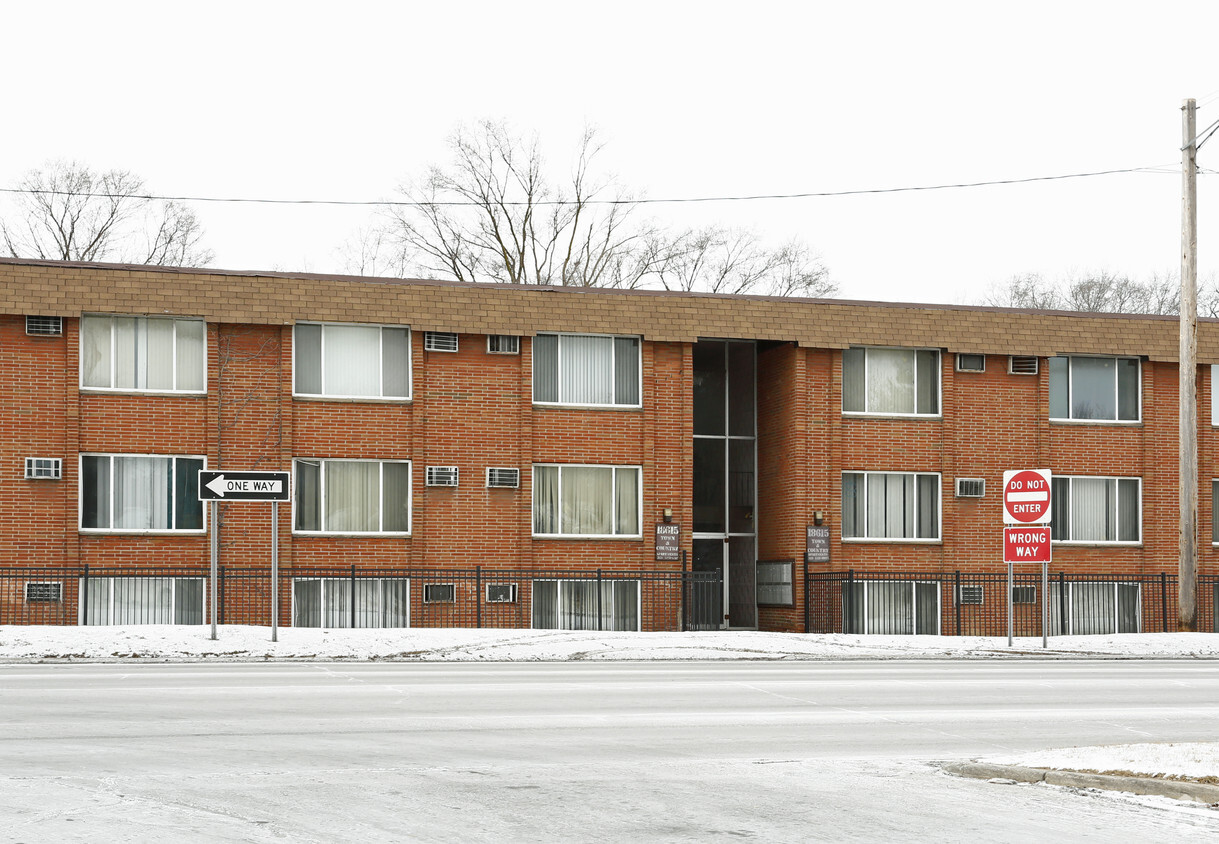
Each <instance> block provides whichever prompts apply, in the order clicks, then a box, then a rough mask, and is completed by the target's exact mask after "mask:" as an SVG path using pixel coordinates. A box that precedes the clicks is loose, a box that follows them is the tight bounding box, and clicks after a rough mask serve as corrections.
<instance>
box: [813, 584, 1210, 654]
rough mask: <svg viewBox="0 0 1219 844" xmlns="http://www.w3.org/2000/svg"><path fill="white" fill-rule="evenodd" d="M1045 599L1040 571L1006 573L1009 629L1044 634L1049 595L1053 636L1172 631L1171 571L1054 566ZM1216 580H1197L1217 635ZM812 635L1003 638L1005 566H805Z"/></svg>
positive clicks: (1201, 622) (1204, 612)
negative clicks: (1102, 571)
mask: <svg viewBox="0 0 1219 844" xmlns="http://www.w3.org/2000/svg"><path fill="white" fill-rule="evenodd" d="M1047 585H1048V587H1049V588H1048V593H1049V594H1048V597H1047V595H1046V594H1045V593H1046V591H1047V590H1046V589H1044V588H1043V585H1042V580H1041V574H1040V573H1039V572H1036V573H1033V572H1024V573H1020V572H1018V573H1015V574H1014V575H1013V579H1012V626H1013V631H1014V634H1015V635H1016V636H1021V637H1024V636H1041V635H1042V618H1043V616H1042V609H1043V602H1045V601H1047V600H1048V602H1049V603H1048V607H1046V609H1047V610H1048V619H1049V625H1048V629H1047V630H1046V633H1047V634H1048V635H1050V636H1066V635H1082V634H1092V633H1173V632H1177V630H1178V629H1179V619H1178V603H1177V576H1176V575H1175V574H1168V573H1160V574H1129V575H1126V574H1106V575H1098V574H1067V573H1064V572H1053V573H1051V574H1050V576H1049V580H1048V584H1047ZM1217 593H1219V577H1215V576H1213V575H1207V576H1202V577H1199V578H1198V629H1199V630H1205V631H1212V632H1219V628H1217V627H1216V615H1215V606H1216V600H1217V597H1219V594H1217ZM804 599H805V607H806V615H805V618H806V628H807V630H808V632H810V633H877V634H939V635H945V636H1006V635H1007V631H1008V601H1007V574H1006V573H1004V572H960V571H954V572H943V573H936V574H928V573H926V572H914V571H907V572H893V571H885V572H873V571H854V570H851V571H841V572H809V573H808V575H807V577H806V578H805V582H804Z"/></svg>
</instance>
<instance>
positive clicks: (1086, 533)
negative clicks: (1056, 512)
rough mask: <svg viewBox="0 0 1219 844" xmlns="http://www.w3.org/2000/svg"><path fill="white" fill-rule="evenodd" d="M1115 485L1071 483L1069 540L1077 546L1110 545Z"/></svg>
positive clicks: (1105, 480)
mask: <svg viewBox="0 0 1219 844" xmlns="http://www.w3.org/2000/svg"><path fill="white" fill-rule="evenodd" d="M1115 484H1116V482H1115V481H1113V480H1112V479H1108V478H1072V479H1071V493H1070V495H1071V539H1073V540H1075V541H1077V542H1111V541H1113V540H1114V539H1117V536H1116V535H1115V534H1114V531H1113V521H1112V512H1113V510H1112V496H1113V492H1114V491H1115V490H1114V487H1115Z"/></svg>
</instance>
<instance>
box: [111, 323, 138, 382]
mask: <svg viewBox="0 0 1219 844" xmlns="http://www.w3.org/2000/svg"><path fill="white" fill-rule="evenodd" d="M112 321H113V324H114V347H113V354H114V383H113V384H111V385H110V386H112V387H117V388H118V389H120V390H121V389H128V390H131V389H135V387H137V386H138V385H139V366H138V356H137V351H136V350H137V349H138V346H139V344H138V340H137V337H136V322H137V321H136V319H135V318H134V317H113V318H112Z"/></svg>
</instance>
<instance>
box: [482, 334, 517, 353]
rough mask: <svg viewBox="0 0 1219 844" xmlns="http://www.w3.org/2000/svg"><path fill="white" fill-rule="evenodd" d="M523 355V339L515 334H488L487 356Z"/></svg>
mask: <svg viewBox="0 0 1219 844" xmlns="http://www.w3.org/2000/svg"><path fill="white" fill-rule="evenodd" d="M520 353H521V338H520V337H517V336H515V335H513V334H488V335H487V354H489V355H519V354H520Z"/></svg>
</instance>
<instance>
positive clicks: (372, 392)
mask: <svg viewBox="0 0 1219 844" xmlns="http://www.w3.org/2000/svg"><path fill="white" fill-rule="evenodd" d="M322 348H323V361H322V377H323V379H324V380H323V390H324V391H325V394H326V395H328V396H380V395H381V329H379V328H377V327H375V326H362V325H327V326H325V327H324V328H323V335H322Z"/></svg>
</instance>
